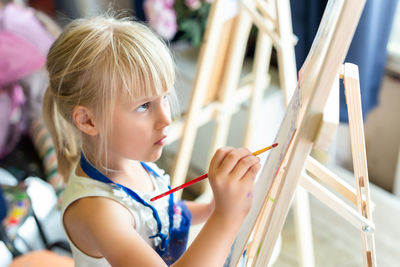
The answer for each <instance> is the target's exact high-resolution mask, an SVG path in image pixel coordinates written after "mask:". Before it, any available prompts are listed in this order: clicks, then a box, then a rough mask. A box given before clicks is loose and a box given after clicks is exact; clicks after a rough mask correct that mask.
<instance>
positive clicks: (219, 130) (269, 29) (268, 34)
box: [169, 0, 297, 197]
mask: <svg viewBox="0 0 400 267" xmlns="http://www.w3.org/2000/svg"><path fill="white" fill-rule="evenodd" d="M235 9H237V10H235ZM257 9H258V10H261V11H262V12H259V11H257ZM227 13H228V15H227ZM253 24H256V26H257V27H258V29H259V33H258V37H257V44H256V51H255V57H254V58H255V60H254V63H253V71H252V73H251V74H249V75H248V76H246V77H244V78H243V79H242V82H240V81H239V80H240V74H241V70H242V65H243V60H244V56H245V48H246V46H247V40H248V36H249V34H250V30H251V27H252V25H253ZM294 43H295V37H294V36H293V33H292V27H291V15H290V7H289V0H279V1H278V0H267V1H264V0H241V1H240V2H239V1H237V0H236V1H235V0H233V1H232V0H216V1H214V2H213V4H212V7H211V10H210V14H209V19H208V21H207V28H206V32H205V36H204V40H203V43H202V47H201V50H200V55H199V61H198V62H199V64H198V69H197V73H196V78H195V81H194V86H193V91H192V95H191V100H190V104H189V109H188V111H187V112H186V114H185V117H184V120H183V121H178V122H176V123H174V124H173V125H172V127H171V128H172V129H171V135H170V139H169V141H170V142H172V141H175V140H177V139H178V138H180V143H179V147H178V151H177V154H176V157H175V162H174V164H173V168H172V171H171V177H172V186H177V185H180V184H182V183H183V182H184V180H185V178H186V177H185V176H186V173H187V169H188V166H189V162H190V158H191V157H190V155H191V153H192V149H193V145H194V141H195V137H196V133H197V129H198V128H199V127H200V126H201V125H203V124H205V123H206V122H208V121H214V122H215V125H216V126H215V129H214V135H213V138H212V140H213V143H212V145H211V148H210V149H209V155H210V156H209V157H211V155H212V154H213V153H214V152H215V150H216V149H217V148H218V147H221V146H223V145H225V142H226V139H227V135H228V131H229V127H230V118H231V116H232V114H233V113H234V112H236V111H237V110H238V109H239V108H240V106H241V105H242V104H243V103H244V102H246V101H249V102H250V106H249V111H248V116H247V126H245V129H246V132H245V137H244V146H247V147H248V146H249V144H250V143H251V142H250V140H251V137H252V130H253V128H254V125H255V124H256V123H255V116H254V115H255V112H256V110H257V109H258V106H259V104H260V102H261V100H262V98H263V97H262V96H263V92H264V89H265V88H266V87H267V86H268V83H269V77H268V76H267V72H268V66H269V62H270V55H271V51H272V46H274V47H275V48H276V51H277V55H278V64H279V69H280V71H279V74H280V81H281V86H282V88H283V93H284V96H285V97H284V99H285V102H288V100H289V99H290V97H291V94H292V91H293V89H294V88H295V85H296V81H297V78H296V77H297V75H296V66H295V58H294ZM177 193H178V194H176V195H177V196H178V197H179V193H181V192H177Z"/></svg>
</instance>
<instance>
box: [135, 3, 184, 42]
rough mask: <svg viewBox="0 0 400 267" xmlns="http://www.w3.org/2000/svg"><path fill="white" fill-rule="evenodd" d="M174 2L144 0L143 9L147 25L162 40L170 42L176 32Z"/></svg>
mask: <svg viewBox="0 0 400 267" xmlns="http://www.w3.org/2000/svg"><path fill="white" fill-rule="evenodd" d="M173 4H174V0H145V2H144V4H143V9H144V12H145V14H146V18H147V20H148V22H149V25H150V26H151V27H152V28H153V29H154V30H155V31H156V32H157V33H158V34H159V35H161V36H162V37H163V38H165V39H167V40H171V39H172V38H173V37H174V36H175V34H176V32H177V30H178V25H177V24H176V13H175V10H174V9H173Z"/></svg>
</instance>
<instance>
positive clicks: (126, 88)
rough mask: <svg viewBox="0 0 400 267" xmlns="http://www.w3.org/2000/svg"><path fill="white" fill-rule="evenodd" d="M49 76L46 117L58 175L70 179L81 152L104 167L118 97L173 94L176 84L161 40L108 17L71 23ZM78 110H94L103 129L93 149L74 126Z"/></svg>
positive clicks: (56, 47) (54, 52)
mask: <svg viewBox="0 0 400 267" xmlns="http://www.w3.org/2000/svg"><path fill="white" fill-rule="evenodd" d="M47 70H48V72H49V80H50V83H49V87H48V88H47V90H46V93H45V97H44V103H43V116H44V119H45V122H46V124H47V127H48V128H49V131H50V133H51V136H52V138H53V141H54V145H55V150H56V152H57V160H58V170H59V172H60V173H61V174H62V175H63V176H64V177H66V178H67V177H69V175H70V174H71V172H72V170H73V168H74V167H75V164H76V163H77V161H78V159H79V156H80V152H81V151H84V152H85V154H88V153H90V154H91V156H92V158H91V160H92V161H94V162H93V163H94V164H95V166H105V163H106V161H107V154H106V151H107V150H106V148H107V142H106V140H107V138H106V137H107V135H108V134H109V133H110V131H111V128H112V127H111V124H112V120H111V116H112V115H111V114H112V111H113V109H114V102H115V100H116V97H117V96H123V97H124V99H126V98H128V99H135V98H136V97H139V96H153V95H159V94H160V93H163V92H166V91H173V85H174V78H175V70H174V64H173V60H172V57H171V53H170V51H169V49H168V48H167V46H166V45H165V43H164V42H163V41H162V40H161V39H160V38H159V37H157V36H156V35H155V34H154V33H153V32H152V31H151V30H150V29H149V28H148V27H146V26H145V25H142V24H141V23H139V22H134V21H132V20H129V19H128V18H123V19H118V18H113V17H111V16H109V15H103V16H98V17H93V18H88V19H77V20H74V21H72V22H71V23H70V24H69V25H68V26H67V27H66V29H65V30H64V31H63V32H62V33H61V35H60V36H59V37H58V38H57V40H56V41H55V42H54V44H53V45H52V47H51V48H50V51H49V54H48V56H47ZM77 105H81V106H85V107H87V108H89V109H91V110H93V111H94V114H95V121H96V123H97V124H99V125H100V128H101V129H100V131H99V133H100V134H99V136H98V139H97V140H96V142H97V143H96V145H95V146H92V148H90V147H91V146H88V144H87V143H88V142H87V141H88V140H89V139H88V140H86V139H87V138H88V137H87V136H86V135H85V134H83V133H81V132H80V131H79V130H78V129H77V127H76V126H75V125H74V123H73V118H72V112H73V109H74V107H75V106H77ZM88 150H91V151H88ZM100 155H105V158H102V157H101V156H100Z"/></svg>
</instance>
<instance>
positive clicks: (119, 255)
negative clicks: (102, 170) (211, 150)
mask: <svg viewBox="0 0 400 267" xmlns="http://www.w3.org/2000/svg"><path fill="white" fill-rule="evenodd" d="M259 169H260V164H259V160H258V158H256V157H254V156H252V155H251V152H250V151H248V150H245V149H232V148H226V149H220V150H218V151H217V153H216V154H215V156H214V158H213V160H212V162H211V165H210V170H209V181H210V184H211V187H212V189H213V193H214V198H215V207H214V209H213V211H212V213H211V215H210V217H209V219H208V220H207V222H206V223H205V225H204V226H203V228H202V230H201V231H200V233H199V234H198V235H197V237H196V239H195V240H194V241H193V242H192V244H191V245H190V247H189V248H188V249H187V251H186V252H185V253H184V254H183V255H182V257H181V258H180V259H179V260H178V261H177V262H175V263H174V264H173V265H172V266H177V267H180V266H191V267H196V266H201V267H203V266H222V265H223V264H224V262H225V260H226V258H227V257H228V254H229V251H230V248H231V246H232V244H233V241H234V239H235V237H236V235H237V233H238V231H239V229H240V226H241V224H242V222H243V220H244V218H245V216H246V215H247V213H248V212H249V210H250V207H251V202H252V198H251V191H252V188H253V182H254V178H255V176H256V173H257V172H258V170H259ZM64 224H65V227H66V230H67V233H68V236H69V237H70V238H71V240H72V241H73V243H74V244H75V245H76V246H77V247H78V248H79V249H81V250H82V251H83V252H85V253H86V254H88V255H91V256H93V257H105V258H106V259H107V261H108V262H109V263H110V264H111V265H112V266H117V267H119V266H144V267H145V266H166V264H165V263H164V261H163V260H162V259H161V258H160V257H159V255H158V254H157V253H156V252H155V251H154V250H153V248H152V247H150V246H149V245H148V244H147V243H146V242H145V241H144V240H143V239H142V238H141V237H140V235H139V234H138V233H137V232H136V230H135V221H134V219H133V217H132V215H131V213H130V212H129V211H128V210H127V209H126V208H125V207H123V206H122V205H121V204H119V203H117V202H116V201H113V200H111V199H107V198H102V197H90V198H84V199H81V200H78V201H77V202H76V203H75V204H72V205H71V206H70V207H69V208H68V209H67V210H66V212H65V213H64Z"/></svg>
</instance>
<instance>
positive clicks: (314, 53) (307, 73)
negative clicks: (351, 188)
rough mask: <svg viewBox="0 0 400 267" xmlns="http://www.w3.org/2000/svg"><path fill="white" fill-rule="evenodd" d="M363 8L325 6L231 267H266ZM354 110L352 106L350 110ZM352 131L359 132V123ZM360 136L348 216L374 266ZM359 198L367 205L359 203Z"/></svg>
mask: <svg viewBox="0 0 400 267" xmlns="http://www.w3.org/2000/svg"><path fill="white" fill-rule="evenodd" d="M364 4H365V1H355V0H354V1H351V0H348V1H344V0H330V1H329V2H328V4H327V7H326V10H325V13H324V16H323V19H322V21H321V25H320V27H319V29H318V33H317V36H316V38H315V40H314V43H313V46H312V48H311V50H310V53H309V56H308V57H307V59H306V62H305V63H304V65H303V67H302V69H301V72H300V77H299V81H298V86H297V89H296V91H295V92H294V95H293V97H292V99H291V102H290V104H289V106H288V108H287V111H286V115H285V117H284V119H283V122H282V124H281V127H280V129H279V131H278V134H277V137H276V140H275V142H277V143H279V147H278V148H277V149H275V150H274V151H273V152H272V153H271V154H270V155H269V158H268V159H267V161H266V163H265V165H264V167H263V170H262V172H261V174H260V176H259V178H258V180H257V181H256V186H255V191H254V202H253V206H252V209H251V211H250V213H249V215H248V216H247V217H246V220H245V222H244V223H243V225H242V227H241V230H240V233H239V235H238V238H237V240H236V241H235V244H234V247H233V252H232V258H231V266H236V265H237V264H238V263H239V262H245V263H246V266H267V264H268V262H269V259H270V256H271V253H272V249H273V247H274V244H275V242H276V239H277V236H278V234H279V232H280V231H281V229H282V227H283V223H284V221H285V219H286V216H287V213H288V210H289V208H290V204H291V201H292V199H293V196H294V192H295V190H296V188H297V186H298V184H299V181H300V177H301V176H302V172H303V170H304V167H305V165H306V162H307V159H308V156H309V154H310V152H311V149H312V147H313V144H314V143H315V141H316V138H317V136H318V132H319V127H320V124H321V119H322V114H323V110H324V106H325V104H326V101H327V98H328V95H329V93H330V89H331V87H332V85H333V84H334V81H335V80H337V79H338V73H339V70H340V67H341V64H342V62H343V60H344V58H345V56H346V54H347V50H348V47H349V45H350V42H351V39H352V36H353V34H354V31H355V29H356V26H357V24H358V20H359V17H360V15H361V12H362V10H363V7H364ZM345 83H349V84H351V83H354V79H351V78H349V79H347V81H346V80H345ZM353 87H354V85H353ZM354 106H356V105H355V104H354V103H353V104H352V105H351V108H353V107H354ZM356 125H358V127H359V128H360V123H359V122H358V123H357V124H356ZM361 128H362V122H361ZM361 134H363V132H362V133H361V132H360V131H358V132H357V131H355V135H354V137H353V138H352V142H354V144H358V145H359V146H358V147H356V148H355V152H353V153H355V154H353V158H355V163H356V162H357V161H358V164H357V165H358V166H361V167H364V168H363V169H364V170H363V173H362V174H361V176H358V175H359V172H357V173H358V174H356V175H357V176H356V185H357V189H359V190H358V191H360V190H361V189H362V190H361V191H362V192H357V195H358V196H359V197H358V200H357V201H356V202H357V206H358V207H359V212H360V214H361V215H362V216H359V217H357V215H354V214H353V215H354V216H356V218H357V219H359V220H363V223H364V224H362V225H363V226H362V227H361V229H360V231H362V238H364V237H365V238H367V239H368V240H363V243H364V244H365V246H364V247H363V250H364V251H363V258H364V265H365V266H375V265H376V260H375V248H374V241H373V235H372V234H369V233H367V231H372V230H373V229H372V228H373V223H371V220H372V218H371V214H370V210H369V206H368V205H365V203H369V190H368V176H367V173H366V170H365V166H366V161H365V162H363V160H364V159H365V157H364V156H363V152H362V151H363V149H362V147H361V146H362V144H364V143H363V139H361V142H360V135H361ZM364 152H365V145H364ZM364 154H365V153H364ZM364 163H365V164H364ZM360 177H362V178H360ZM363 196H365V198H366V201H367V202H364V201H362V200H363V199H364V197H363ZM353 199H354V197H353ZM360 199H361V200H360ZM337 209H338V210H341V208H337ZM361 217H362V218H364V219H362V218H361ZM352 218H353V217H352ZM357 219H356V220H357ZM358 225H361V224H358ZM366 246H368V247H366ZM249 250H250V251H252V253H251V255H250V256H251V257H252V258H251V259H250V261H249V258H248V257H249V255H248V254H246V253H248V251H249ZM240 259H242V260H240Z"/></svg>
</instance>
